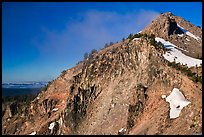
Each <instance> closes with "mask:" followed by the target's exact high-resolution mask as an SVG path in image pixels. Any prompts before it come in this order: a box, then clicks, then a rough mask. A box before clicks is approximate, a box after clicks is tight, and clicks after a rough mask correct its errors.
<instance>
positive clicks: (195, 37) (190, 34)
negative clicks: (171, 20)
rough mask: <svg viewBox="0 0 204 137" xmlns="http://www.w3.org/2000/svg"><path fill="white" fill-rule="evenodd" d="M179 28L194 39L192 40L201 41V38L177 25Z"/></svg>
mask: <svg viewBox="0 0 204 137" xmlns="http://www.w3.org/2000/svg"><path fill="white" fill-rule="evenodd" d="M177 26H178V27H179V28H180V29H181V30H182V31H183V32H184V33H185V34H186V35H188V36H190V37H192V38H194V39H196V40H198V39H200V37H198V36H195V35H193V34H192V33H191V32H189V31H187V30H185V29H184V28H183V27H181V26H180V25H178V24H177ZM182 36H183V35H182Z"/></svg>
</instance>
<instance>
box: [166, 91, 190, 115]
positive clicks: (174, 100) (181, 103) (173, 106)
mask: <svg viewBox="0 0 204 137" xmlns="http://www.w3.org/2000/svg"><path fill="white" fill-rule="evenodd" d="M166 102H169V103H170V118H171V119H172V118H177V117H179V114H180V113H181V110H182V109H183V108H184V107H185V106H187V105H188V104H190V103H191V102H190V101H188V100H186V99H185V97H184V95H183V94H182V93H181V92H180V91H179V89H177V88H174V89H173V90H172V92H171V94H170V95H169V96H168V97H167V98H166Z"/></svg>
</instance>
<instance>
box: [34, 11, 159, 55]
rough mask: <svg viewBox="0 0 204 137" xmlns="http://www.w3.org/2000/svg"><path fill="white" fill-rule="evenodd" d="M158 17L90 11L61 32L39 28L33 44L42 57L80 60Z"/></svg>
mask: <svg viewBox="0 0 204 137" xmlns="http://www.w3.org/2000/svg"><path fill="white" fill-rule="evenodd" d="M158 15H159V13H158V12H155V11H148V10H140V11H139V12H131V13H126V14H120V13H116V12H105V11H97V10H90V11H87V12H85V13H83V14H81V15H79V17H78V18H77V19H75V20H72V22H70V21H68V23H67V24H66V25H65V28H64V29H63V30H51V29H49V28H46V27H43V28H42V34H41V35H39V36H37V37H36V38H35V39H33V43H34V44H35V46H37V47H38V49H39V50H40V51H41V52H42V53H43V54H47V53H48V54H49V53H51V54H52V56H56V57H59V56H62V57H64V56H66V55H67V54H69V55H74V54H82V55H79V57H82V56H83V53H84V52H87V51H90V50H91V49H93V48H95V49H99V48H102V47H103V46H104V44H105V43H106V42H110V41H112V42H116V41H120V40H121V39H122V38H123V37H127V36H128V35H129V34H130V33H137V32H138V31H140V30H142V29H143V28H144V27H145V26H146V25H148V24H149V23H150V22H151V21H152V20H153V19H155V18H156V17H157V16H158Z"/></svg>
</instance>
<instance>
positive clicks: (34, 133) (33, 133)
mask: <svg viewBox="0 0 204 137" xmlns="http://www.w3.org/2000/svg"><path fill="white" fill-rule="evenodd" d="M36 133H37V132H36V131H34V132H32V133H30V134H29V135H36Z"/></svg>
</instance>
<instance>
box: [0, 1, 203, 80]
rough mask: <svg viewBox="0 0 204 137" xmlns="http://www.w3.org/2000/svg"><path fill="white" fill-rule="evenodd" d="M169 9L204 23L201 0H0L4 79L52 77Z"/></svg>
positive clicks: (140, 27)
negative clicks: (93, 0)
mask: <svg viewBox="0 0 204 137" xmlns="http://www.w3.org/2000/svg"><path fill="white" fill-rule="evenodd" d="M168 11H171V12H172V13H173V14H174V15H177V16H181V17H183V18H184V19H186V20H188V21H190V22H192V23H193V24H195V25H196V26H202V3H201V2H175V3H173V2H85V3H82V2H76V3H74V2H66V3H63V2H59V3H58V2H18V3H15V2H8V3H6V2H3V3H2V82H22V81H50V80H53V79H55V78H57V76H59V75H60V73H61V72H62V71H63V70H65V69H68V68H71V67H73V66H74V65H75V64H76V63H77V62H79V61H80V60H83V56H84V53H85V52H90V51H91V49H93V48H94V49H97V50H99V49H100V48H103V47H104V45H105V43H109V42H111V41H112V42H116V41H121V39H122V38H123V37H127V36H128V35H129V34H130V33H137V32H139V31H140V30H142V29H143V28H144V27H145V26H146V25H148V24H149V23H150V22H151V21H152V20H153V19H155V18H156V17H157V16H158V15H159V14H160V13H161V12H162V13H164V12H168Z"/></svg>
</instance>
